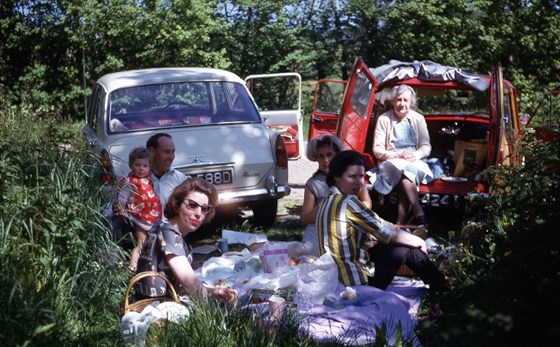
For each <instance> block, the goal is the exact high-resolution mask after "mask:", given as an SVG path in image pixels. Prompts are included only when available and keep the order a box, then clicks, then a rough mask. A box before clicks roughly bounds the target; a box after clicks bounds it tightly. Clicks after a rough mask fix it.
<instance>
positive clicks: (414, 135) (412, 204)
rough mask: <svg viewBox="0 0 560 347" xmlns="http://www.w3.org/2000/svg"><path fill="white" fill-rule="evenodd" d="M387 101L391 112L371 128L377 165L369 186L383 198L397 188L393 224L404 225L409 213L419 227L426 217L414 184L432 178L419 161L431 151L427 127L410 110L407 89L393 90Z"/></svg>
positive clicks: (411, 96)
mask: <svg viewBox="0 0 560 347" xmlns="http://www.w3.org/2000/svg"><path fill="white" fill-rule="evenodd" d="M389 102H390V106H391V109H390V110H389V111H387V112H385V113H383V114H382V115H381V116H379V119H378V120H377V125H376V127H375V134H374V139H373V154H374V155H375V158H377V160H378V166H377V169H376V170H375V171H374V175H373V177H372V179H371V183H372V185H373V188H374V189H375V190H376V191H378V192H379V193H381V194H384V195H387V194H389V193H390V192H391V191H392V190H393V189H394V188H395V187H398V196H399V198H398V200H399V202H398V215H397V221H396V223H397V224H408V221H409V218H410V213H411V212H412V214H413V217H414V224H416V225H422V224H424V223H425V221H426V218H425V215H424V211H423V210H422V207H421V206H420V202H419V199H418V185H419V184H420V183H427V182H428V180H430V179H431V178H432V177H433V176H434V175H433V173H432V171H431V170H430V168H429V166H428V165H427V164H426V162H424V161H423V160H422V159H426V158H427V157H428V156H429V155H430V152H431V151H432V146H431V144H430V134H429V133H428V126H427V124H426V120H425V119H424V116H423V115H421V114H420V113H418V112H416V111H414V110H413V108H414V107H415V105H416V93H415V91H414V89H412V88H411V87H410V86H408V85H404V84H401V85H397V86H395V87H393V88H392V89H391V92H390V94H389Z"/></svg>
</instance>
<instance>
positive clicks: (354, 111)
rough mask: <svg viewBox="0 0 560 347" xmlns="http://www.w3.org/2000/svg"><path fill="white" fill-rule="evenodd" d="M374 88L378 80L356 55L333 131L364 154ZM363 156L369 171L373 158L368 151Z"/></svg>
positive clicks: (348, 146)
mask: <svg viewBox="0 0 560 347" xmlns="http://www.w3.org/2000/svg"><path fill="white" fill-rule="evenodd" d="M377 87H378V83H377V80H376V79H375V77H373V75H372V74H371V72H370V70H369V68H368V67H367V65H366V64H365V63H364V62H363V61H362V59H360V58H356V60H355V62H354V66H353V67H352V73H351V75H350V78H349V80H348V84H347V86H346V91H345V92H344V99H343V103H342V108H341V110H340V119H339V122H338V128H337V131H336V134H337V136H338V137H339V138H340V139H341V140H342V141H344V143H345V145H346V147H347V148H348V149H353V150H355V151H358V152H360V153H366V150H365V146H366V140H367V138H366V137H367V136H366V135H367V131H368V127H369V125H370V123H371V122H372V120H371V116H372V111H373V106H374V105H375V92H376V91H377ZM364 158H365V159H366V169H367V170H369V169H370V168H371V167H372V166H373V165H374V159H373V158H372V157H371V156H370V155H369V154H364Z"/></svg>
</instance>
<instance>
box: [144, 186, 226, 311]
mask: <svg viewBox="0 0 560 347" xmlns="http://www.w3.org/2000/svg"><path fill="white" fill-rule="evenodd" d="M217 202H218V192H217V190H216V188H215V187H214V186H213V185H212V184H211V183H209V182H208V181H206V180H203V179H201V178H190V179H187V180H186V181H184V182H183V183H181V184H179V185H178V186H177V187H176V188H175V189H174V190H173V193H171V196H170V197H169V199H168V200H167V202H166V204H165V209H164V214H165V216H166V217H167V221H160V222H158V223H156V225H155V226H154V227H153V228H152V230H150V234H152V233H156V234H157V244H156V252H157V257H156V259H158V260H157V261H156V262H157V266H156V265H155V264H153V265H152V267H156V268H155V269H153V270H154V271H158V272H163V273H164V274H165V275H166V276H167V278H168V279H169V280H170V281H171V283H173V286H174V288H175V290H176V291H177V293H178V294H179V295H180V296H183V295H187V296H188V297H189V298H193V299H204V298H206V297H207V296H208V295H211V296H213V297H216V298H218V299H220V300H222V301H224V302H227V303H229V302H232V301H233V300H234V299H235V297H236V296H237V291H236V290H235V289H231V288H213V287H207V286H205V285H204V283H203V282H202V281H201V280H199V279H198V278H197V277H196V274H195V272H194V270H193V268H192V266H191V262H192V249H191V247H190V245H189V244H188V243H187V242H186V241H185V236H187V235H188V234H190V233H192V232H195V231H197V230H198V228H200V227H201V226H202V224H203V223H209V222H210V221H211V220H212V218H213V217H214V215H215V213H216V211H215V208H214V207H215V206H216V204H217ZM148 240H150V238H148ZM149 248H151V247H148V245H146V244H145V245H144V249H145V250H147V249H149ZM146 258H149V259H148V262H154V261H153V259H152V258H151V257H146ZM143 259H144V257H142V256H141V258H140V261H139V264H138V271H139V272H140V271H147V270H151V269H146V266H145V264H144V260H143ZM145 289H147V290H152V291H153V290H154V289H153V288H145ZM140 295H141V296H153V295H150V293H149V292H148V293H146V292H142V293H140Z"/></svg>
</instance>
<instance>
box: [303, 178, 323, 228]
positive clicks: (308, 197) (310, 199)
mask: <svg viewBox="0 0 560 347" xmlns="http://www.w3.org/2000/svg"><path fill="white" fill-rule="evenodd" d="M318 211H319V206H315V195H313V193H311V190H310V189H309V188H308V187H307V186H306V187H305V190H304V191H303V205H302V206H301V214H300V218H301V222H302V223H303V224H305V225H307V224H311V223H315V218H317V212H318Z"/></svg>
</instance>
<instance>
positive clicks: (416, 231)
mask: <svg viewBox="0 0 560 347" xmlns="http://www.w3.org/2000/svg"><path fill="white" fill-rule="evenodd" d="M397 227H399V228H402V229H404V230H408V231H410V230H412V234H413V235H416V236H418V237H420V238H421V239H422V240H425V239H426V237H427V232H426V228H424V227H423V226H420V227H418V226H416V225H398V226H397ZM396 275H397V276H402V277H414V271H412V270H411V269H410V268H409V267H408V266H406V265H402V266H401V267H400V268H399V269H398V270H397V273H396Z"/></svg>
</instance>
